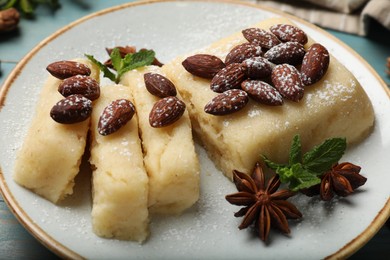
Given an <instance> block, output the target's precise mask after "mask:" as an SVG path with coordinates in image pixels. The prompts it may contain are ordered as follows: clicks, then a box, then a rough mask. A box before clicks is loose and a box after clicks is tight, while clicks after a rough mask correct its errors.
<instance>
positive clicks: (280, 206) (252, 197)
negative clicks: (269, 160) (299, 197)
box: [226, 163, 302, 241]
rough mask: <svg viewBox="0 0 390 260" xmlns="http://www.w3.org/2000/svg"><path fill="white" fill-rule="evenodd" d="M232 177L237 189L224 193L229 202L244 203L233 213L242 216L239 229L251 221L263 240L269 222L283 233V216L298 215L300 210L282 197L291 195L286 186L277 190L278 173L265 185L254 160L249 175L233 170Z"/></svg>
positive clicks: (284, 224)
mask: <svg viewBox="0 0 390 260" xmlns="http://www.w3.org/2000/svg"><path fill="white" fill-rule="evenodd" d="M233 180H234V183H235V185H236V187H237V189H238V192H237V193H234V194H230V195H227V196H226V200H227V201H228V202H230V203H231V204H234V205H238V206H245V207H244V208H241V209H240V210H239V211H238V212H236V213H235V214H234V216H235V217H242V216H244V220H243V221H242V223H241V225H240V226H239V227H238V228H239V229H244V228H247V227H248V226H250V225H251V224H252V223H253V222H255V229H256V231H257V233H258V235H259V237H260V239H261V240H263V241H266V240H267V238H268V234H269V231H270V228H271V226H272V227H275V228H277V229H279V230H280V231H282V232H283V233H285V234H288V233H290V229H289V226H288V222H287V219H298V218H301V217H302V214H301V212H299V210H298V209H297V208H296V207H295V206H294V205H293V204H292V203H291V202H288V201H286V199H288V198H290V197H291V196H293V195H295V193H294V192H292V191H290V190H286V189H284V190H278V188H279V186H280V180H279V177H278V175H275V176H274V177H272V178H271V179H270V180H269V181H268V183H267V185H265V177H264V173H263V170H262V168H261V166H260V164H259V163H256V165H255V169H254V170H253V173H252V175H251V176H249V175H247V174H245V173H242V172H239V171H236V170H234V171H233Z"/></svg>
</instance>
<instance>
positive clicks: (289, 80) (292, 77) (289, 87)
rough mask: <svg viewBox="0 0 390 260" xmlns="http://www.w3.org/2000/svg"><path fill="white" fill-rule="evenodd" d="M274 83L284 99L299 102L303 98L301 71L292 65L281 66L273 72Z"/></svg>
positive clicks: (276, 67)
mask: <svg viewBox="0 0 390 260" xmlns="http://www.w3.org/2000/svg"><path fill="white" fill-rule="evenodd" d="M271 78H272V83H273V84H274V86H275V88H276V89H277V90H278V91H279V92H280V94H282V96H283V97H284V98H287V99H289V100H292V101H295V102H298V101H299V100H301V99H302V98H303V92H304V89H303V84H302V81H301V77H300V74H299V71H298V70H297V69H296V68H295V67H294V66H292V65H289V64H281V65H277V66H275V68H274V69H273V70H272V75H271Z"/></svg>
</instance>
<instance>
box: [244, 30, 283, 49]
mask: <svg viewBox="0 0 390 260" xmlns="http://www.w3.org/2000/svg"><path fill="white" fill-rule="evenodd" d="M242 34H243V36H244V37H245V39H247V40H248V41H249V42H250V43H253V44H256V45H259V46H261V47H263V48H266V49H271V48H272V47H274V46H276V45H278V44H280V43H281V42H280V40H279V39H278V38H277V37H276V36H275V35H273V34H272V33H270V32H267V31H266V30H263V29H260V28H248V29H245V30H243V31H242Z"/></svg>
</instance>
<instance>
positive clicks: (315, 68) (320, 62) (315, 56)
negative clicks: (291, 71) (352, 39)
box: [301, 43, 330, 86]
mask: <svg viewBox="0 0 390 260" xmlns="http://www.w3.org/2000/svg"><path fill="white" fill-rule="evenodd" d="M329 60H330V56H329V52H328V50H327V49H326V48H325V47H324V46H323V45H321V44H319V43H314V44H313V45H312V46H310V48H309V49H308V50H307V53H306V54H305V56H304V57H303V62H302V67H301V77H302V83H303V84H304V85H305V86H307V85H312V84H314V83H316V82H317V81H319V80H320V79H321V78H322V77H323V76H324V75H325V73H326V71H327V70H328V67H329Z"/></svg>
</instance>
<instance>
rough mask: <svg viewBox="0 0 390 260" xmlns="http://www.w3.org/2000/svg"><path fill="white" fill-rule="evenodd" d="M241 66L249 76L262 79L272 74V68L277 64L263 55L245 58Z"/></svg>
mask: <svg viewBox="0 0 390 260" xmlns="http://www.w3.org/2000/svg"><path fill="white" fill-rule="evenodd" d="M241 66H242V70H243V71H244V73H245V75H246V76H247V77H248V78H251V79H262V78H266V77H268V76H270V75H271V72H272V68H273V66H275V65H274V64H272V63H271V62H269V61H268V60H267V59H265V58H263V57H253V58H249V59H246V60H244V61H243V62H242V63H241Z"/></svg>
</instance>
